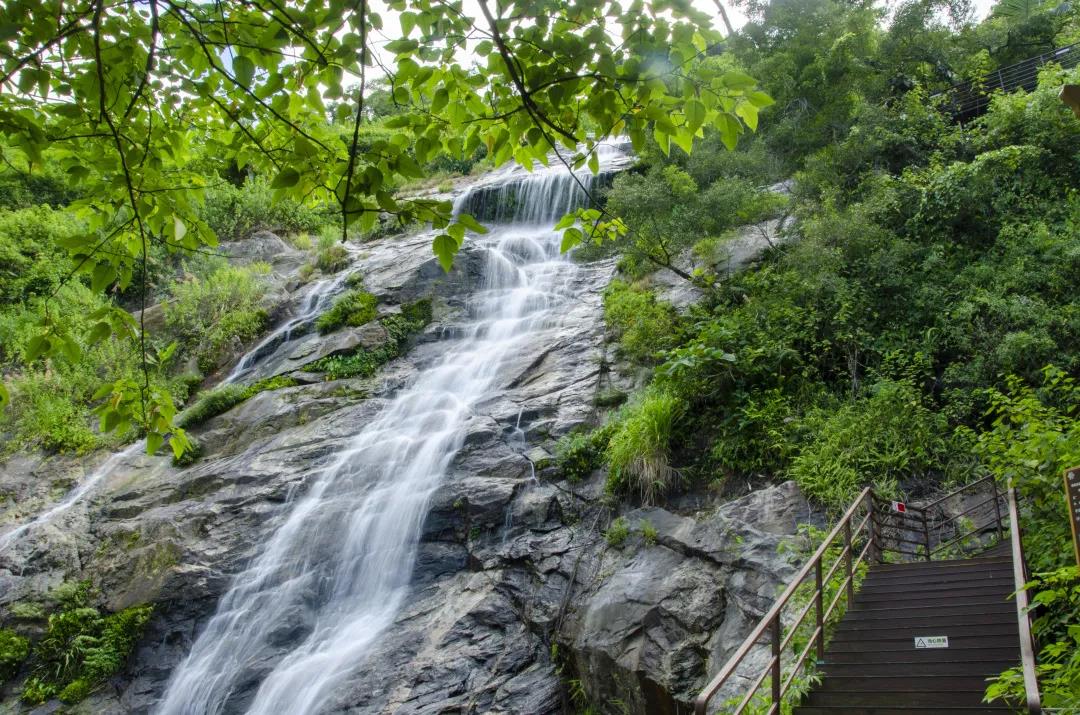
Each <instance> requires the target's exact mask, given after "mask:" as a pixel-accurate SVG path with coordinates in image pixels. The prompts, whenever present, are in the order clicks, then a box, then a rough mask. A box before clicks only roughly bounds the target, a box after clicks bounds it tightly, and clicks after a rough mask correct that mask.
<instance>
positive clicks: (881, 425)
mask: <svg viewBox="0 0 1080 715" xmlns="http://www.w3.org/2000/svg"><path fill="white" fill-rule="evenodd" d="M867 392H868V394H867V395H866V396H865V397H863V398H861V399H859V400H856V401H854V402H850V403H847V404H843V405H840V406H828V407H819V408H817V409H815V410H813V411H811V412H810V413H809V414H808V415H806V417H805V419H804V420H803V423H802V429H803V430H805V431H806V432H807V433H808V434H807V436H806V437H805V446H804V447H803V448H802V449H801V450H800V451H799V453H798V455H797V456H796V457H794V459H792V461H791V467H790V468H789V469H788V471H787V474H788V475H789V476H790V477H791V478H792V479H794V480H795V481H796V482H797V483H798V484H799V487H800V488H801V489H802V490H803V492H804V493H805V494H807V495H809V496H812V497H814V498H816V499H818V500H819V501H821V502H822V503H825V504H829V505H831V506H832V507H833V508H835V509H840V510H842V509H844V508H845V507H846V506H847V505H848V504H849V503H850V502H851V500H852V499H853V498H854V497H855V495H856V494H857V493H858V492H859V490H861V489H862V488H863V487H864V486H869V485H870V484H873V486H874V487H875V489H876V490H878V491H879V492H880V493H881V494H883V495H890V494H893V495H895V494H898V493H899V486H900V485H901V484H904V483H911V482H916V483H917V482H921V481H926V478H927V477H929V476H931V474H930V473H931V471H932V470H934V469H940V468H941V467H942V466H943V465H944V464H945V463H946V462H947V461H948V456H947V455H948V453H949V450H948V447H949V443H948V441H947V440H946V439H945V438H944V437H943V435H945V434H947V433H948V420H946V419H945V417H944V415H942V414H940V413H936V412H933V411H931V410H929V409H928V408H927V407H926V406H925V405H923V404H922V398H921V396H920V395H919V393H918V391H917V390H916V389H915V388H914V387H913V386H912V385H911V384H908V383H904V382H893V381H882V382H879V383H877V384H875V385H874V386H873V387H871V388H870V389H869V390H868V391H867Z"/></svg>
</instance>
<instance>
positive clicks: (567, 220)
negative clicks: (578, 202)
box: [555, 213, 577, 231]
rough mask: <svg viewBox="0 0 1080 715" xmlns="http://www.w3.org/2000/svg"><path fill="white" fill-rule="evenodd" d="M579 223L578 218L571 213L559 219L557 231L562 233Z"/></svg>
mask: <svg viewBox="0 0 1080 715" xmlns="http://www.w3.org/2000/svg"><path fill="white" fill-rule="evenodd" d="M576 222H577V216H576V215H574V214H572V213H570V214H566V215H565V216H563V217H562V218H561V219H559V222H558V223H557V224H555V230H556V231H562V230H563V229H564V228H570V227H571V226H573V225H574V224H575V223H576Z"/></svg>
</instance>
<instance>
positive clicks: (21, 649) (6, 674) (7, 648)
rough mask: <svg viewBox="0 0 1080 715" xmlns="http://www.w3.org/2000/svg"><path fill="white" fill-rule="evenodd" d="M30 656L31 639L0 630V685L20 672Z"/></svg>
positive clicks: (13, 632)
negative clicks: (20, 668)
mask: <svg viewBox="0 0 1080 715" xmlns="http://www.w3.org/2000/svg"><path fill="white" fill-rule="evenodd" d="M29 655H30V639H29V638H24V637H23V636H20V635H19V634H18V633H16V632H15V631H9V630H7V629H0V685H3V684H4V683H5V682H7V681H8V680H10V679H11V678H12V677H14V676H15V674H16V673H18V672H19V667H20V666H21V665H22V664H23V661H24V660H26V658H27V656H29Z"/></svg>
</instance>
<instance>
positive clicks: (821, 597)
mask: <svg viewBox="0 0 1080 715" xmlns="http://www.w3.org/2000/svg"><path fill="white" fill-rule="evenodd" d="M849 530H850V527H849ZM848 554H849V555H850V552H848ZM848 563H851V562H850V561H849V562H848ZM821 571H822V566H821V559H818V560H817V563H816V564H815V565H814V582H815V583H816V584H817V594H816V595H815V596H814V606H815V609H816V610H817V629H818V634H817V659H818V662H819V663H820V662H821V661H823V660H825V593H824V592H825V586H824V584H823V582H822V581H823V579H822V574H821ZM848 585H849V586H850V585H851V584H850V583H849V584H848ZM848 605H849V606H850V602H849V603H848Z"/></svg>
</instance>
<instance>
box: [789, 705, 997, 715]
mask: <svg viewBox="0 0 1080 715" xmlns="http://www.w3.org/2000/svg"><path fill="white" fill-rule="evenodd" d="M942 712H943V711H942V709H941V708H939V707H934V706H929V707H925V706H923V707H920V706H910V707H909V706H905V707H873V706H870V707H866V706H862V707H859V706H851V705H814V706H808V705H800V706H799V707H796V708H795V710H794V713H795V715H837V713H842V714H843V715H941V713H942ZM945 712H949V713H956V714H957V715H1001V713H1014V712H1015V710H1013V709H1012V708H1007V707H1004V706H994V705H975V706H970V705H966V706H964V705H961V706H956V705H954V706H950V707H949V708H948V709H947V710H946V711H945Z"/></svg>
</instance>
